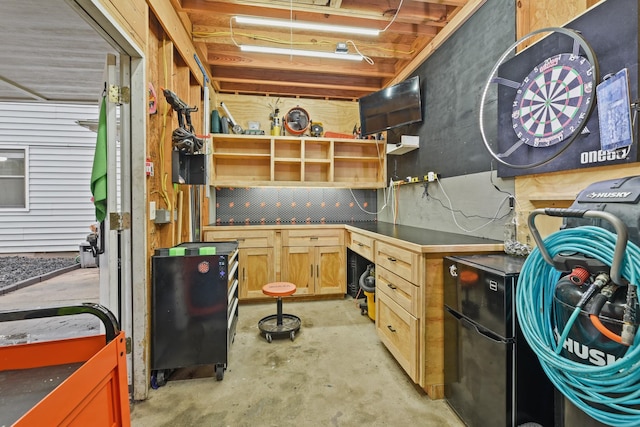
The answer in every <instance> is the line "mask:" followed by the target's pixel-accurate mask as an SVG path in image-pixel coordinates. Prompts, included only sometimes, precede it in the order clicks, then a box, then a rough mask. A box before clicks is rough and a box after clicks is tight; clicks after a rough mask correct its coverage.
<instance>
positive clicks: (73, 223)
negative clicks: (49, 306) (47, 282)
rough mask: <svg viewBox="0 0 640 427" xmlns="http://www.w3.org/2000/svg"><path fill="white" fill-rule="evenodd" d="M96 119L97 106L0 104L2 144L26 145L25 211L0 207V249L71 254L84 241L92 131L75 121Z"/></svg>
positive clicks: (90, 214)
mask: <svg viewBox="0 0 640 427" xmlns="http://www.w3.org/2000/svg"><path fill="white" fill-rule="evenodd" d="M97 117H98V106H97V104H96V105H75V104H47V103H9V102H0V147H25V146H28V147H29V163H28V164H29V170H28V177H29V202H28V205H29V210H28V211H26V212H24V211H22V212H11V211H0V253H5V254H7V253H40V252H75V251H78V249H79V245H80V243H81V242H83V241H85V240H86V237H87V234H89V232H90V229H89V227H90V226H91V224H93V223H95V213H94V209H93V204H92V203H91V191H90V187H89V185H90V184H89V182H90V179H91V167H92V163H93V153H94V148H95V143H96V134H95V133H94V132H91V131H89V130H87V129H85V128H83V127H81V126H79V125H78V124H76V120H87V119H97ZM1 193H2V191H1V190H0V197H1Z"/></svg>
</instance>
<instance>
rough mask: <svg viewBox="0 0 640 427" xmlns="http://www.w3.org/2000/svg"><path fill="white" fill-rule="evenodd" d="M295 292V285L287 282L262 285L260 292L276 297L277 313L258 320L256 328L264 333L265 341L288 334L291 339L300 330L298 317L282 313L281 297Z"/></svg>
mask: <svg viewBox="0 0 640 427" xmlns="http://www.w3.org/2000/svg"><path fill="white" fill-rule="evenodd" d="M295 292H296V285H294V284H293V283H289V282H273V283H267V284H266V285H264V286H263V287H262V293H263V294H265V295H269V296H270V297H276V298H277V300H276V304H277V307H278V314H271V315H269V316H267V317H264V318H263V319H262V320H260V322H258V328H260V332H261V333H262V334H263V335H264V337H265V338H266V340H267V342H271V340H272V339H273V338H282V337H286V336H288V337H289V338H291V341H293V339H294V338H295V337H296V332H298V331H299V330H300V318H299V317H298V316H294V315H293V314H282V297H286V296H288V295H292V294H294V293H295Z"/></svg>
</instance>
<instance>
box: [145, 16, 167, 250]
mask: <svg viewBox="0 0 640 427" xmlns="http://www.w3.org/2000/svg"><path fill="white" fill-rule="evenodd" d="M162 34H163V32H162V28H161V27H160V25H159V23H158V22H157V21H156V20H155V19H150V21H149V29H148V34H147V48H146V52H147V58H146V66H147V82H148V83H150V84H152V85H153V87H154V90H155V91H156V105H157V110H156V111H157V112H156V113H155V114H153V115H149V116H148V119H147V140H146V151H147V158H148V159H149V160H151V162H153V165H154V174H153V176H150V177H148V178H147V203H150V202H155V204H156V209H157V208H160V207H164V208H165V209H166V208H168V206H166V205H165V203H164V201H163V199H162V197H161V177H162V173H161V171H162V164H161V160H160V155H159V154H160V150H159V146H160V142H161V137H162V111H163V109H162V107H160V97H161V96H162V92H161V90H160V86H161V85H160V81H161V76H162V69H161V67H162V51H161V49H162ZM147 221H148V224H147V230H148V236H147V237H148V238H147V241H148V250H147V252H148V255H149V256H152V255H153V253H154V251H155V249H157V248H160V247H162V244H161V242H160V233H159V230H158V226H156V224H155V223H154V222H153V221H152V220H151V219H149V216H147Z"/></svg>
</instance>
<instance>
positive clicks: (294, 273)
mask: <svg viewBox="0 0 640 427" xmlns="http://www.w3.org/2000/svg"><path fill="white" fill-rule="evenodd" d="M345 252H346V249H345V245H344V228H343V227H340V228H328V229H318V228H313V227H308V228H302V229H291V230H283V231H282V259H281V261H282V264H281V267H282V280H283V281H286V282H291V283H294V284H295V285H296V286H297V288H298V289H297V290H296V295H331V294H336V295H340V294H342V295H344V294H345V293H346V289H347V283H346V261H345V258H346V257H345Z"/></svg>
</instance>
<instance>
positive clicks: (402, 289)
mask: <svg viewBox="0 0 640 427" xmlns="http://www.w3.org/2000/svg"><path fill="white" fill-rule="evenodd" d="M374 253H375V263H376V330H377V331H378V336H379V337H380V340H381V341H382V342H383V343H384V345H385V346H386V347H387V348H388V349H389V351H390V352H391V354H393V356H394V357H395V358H396V360H397V361H398V363H399V364H400V366H402V368H403V369H404V370H405V371H406V372H407V374H408V375H409V377H410V378H411V379H412V380H413V381H414V382H416V383H420V372H421V366H420V352H419V350H420V346H421V340H420V339H421V335H420V331H421V328H420V320H421V311H420V298H421V296H422V295H421V292H420V290H421V283H420V281H419V280H420V277H421V275H422V272H423V264H422V255H421V254H420V253H418V252H414V251H410V250H407V249H405V248H401V247H399V246H395V245H392V244H390V243H387V242H382V241H376V242H375V252H374Z"/></svg>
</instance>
